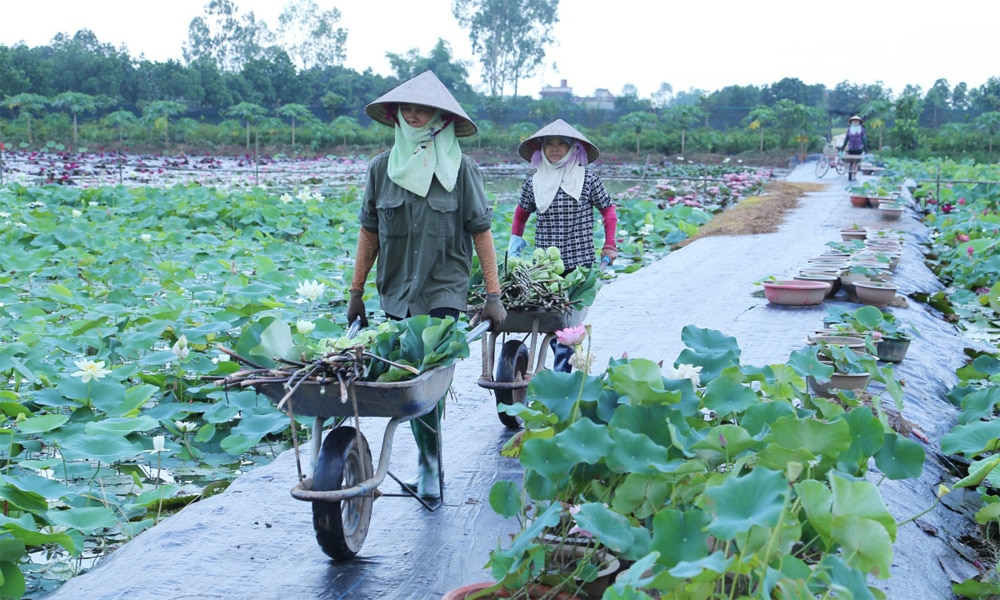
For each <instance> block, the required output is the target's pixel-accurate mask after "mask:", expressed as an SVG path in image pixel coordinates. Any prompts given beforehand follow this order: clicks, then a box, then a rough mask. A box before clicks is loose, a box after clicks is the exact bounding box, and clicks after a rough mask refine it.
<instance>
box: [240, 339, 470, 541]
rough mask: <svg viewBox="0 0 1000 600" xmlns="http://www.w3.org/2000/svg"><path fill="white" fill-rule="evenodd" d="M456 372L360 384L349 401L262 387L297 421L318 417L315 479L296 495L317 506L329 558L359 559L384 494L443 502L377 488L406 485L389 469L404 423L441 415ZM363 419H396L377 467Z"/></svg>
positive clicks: (306, 385)
mask: <svg viewBox="0 0 1000 600" xmlns="http://www.w3.org/2000/svg"><path fill="white" fill-rule="evenodd" d="M357 328H358V326H357V325H354V326H352V330H353V331H355V332H356V331H357ZM488 328H489V323H488V322H484V323H481V324H480V325H478V326H477V327H476V328H474V329H473V330H471V331H470V332H469V333H468V334H467V336H466V339H467V340H469V341H472V340H475V339H477V338H478V337H480V336H481V335H482V334H483V332H485V331H486V329H488ZM454 373H455V365H454V364H451V365H447V366H441V367H437V368H434V369H431V370H429V371H425V372H424V373H421V374H420V375H418V376H417V377H415V378H414V379H410V380H407V381H396V382H384V383H380V382H367V381H354V382H352V383H351V384H350V385H349V386H347V390H346V392H347V397H346V398H342V397H341V392H340V388H339V386H338V385H336V383H333V384H331V383H320V382H316V381H304V382H301V383H300V384H298V386H297V387H296V388H295V389H294V391H292V392H291V393H290V392H289V390H288V389H286V388H285V385H284V384H282V383H274V382H268V383H261V384H259V385H257V386H255V387H256V389H257V391H258V392H259V393H261V394H264V395H265V396H267V397H269V398H270V399H272V400H273V401H274V402H276V403H279V408H281V409H282V410H284V411H285V412H286V413H288V415H289V417H291V418H292V419H293V422H294V419H295V417H296V416H305V417H315V421H314V424H313V428H312V435H311V443H312V464H313V474H312V476H311V477H306V478H304V479H302V480H301V481H300V482H299V483H298V484H297V485H296V486H295V487H293V488H292V491H291V494H292V497H293V498H295V499H297V500H303V501H306V502H311V503H312V510H313V528H314V529H315V531H316V541H317V542H318V543H319V545H320V547H321V548H322V549H323V551H324V552H325V553H326V554H327V555H328V556H330V557H331V558H334V559H342V560H343V559H350V558H353V557H354V556H356V555H357V553H358V552H359V551H360V550H361V547H362V546H363V545H364V542H365V539H366V538H367V536H368V527H369V524H370V523H371V517H372V508H373V504H374V500H375V497H376V496H377V495H378V496H409V497H413V498H415V499H417V500H418V501H420V503H421V504H422V505H423V506H424V508H427V509H428V510H434V509H436V508H437V506H440V503H438V504H435V505H432V504H430V503H428V502H427V501H426V500H425V499H423V498H420V497H419V496H418V495H417V494H416V493H414V492H413V491H412V490H409V489H408V488H407V487H406V486H405V485H403V486H402V487H403V489H404V491H406V493H404V494H389V493H377V492H376V490H377V488H378V487H379V485H381V484H382V482H383V481H384V480H385V477H386V475H388V476H390V477H392V478H393V479H394V480H396V482H398V483H400V484H401V485H402V482H401V481H400V480H399V479H398V478H396V476H395V475H393V474H392V473H390V472H389V457H390V455H391V453H392V441H393V436H394V435H395V432H396V429H397V428H398V427H399V425H400V424H402V423H405V422H407V421H410V420H412V419H416V418H417V417H421V416H424V415H427V414H430V413H432V412H434V411H437V410H438V400H440V399H441V398H443V397H444V396H445V395H446V394H447V393H448V388H449V387H451V381H452V377H453V376H454ZM359 417H383V418H387V419H388V422H387V424H386V427H385V432H384V434H383V437H382V451H381V453H380V454H379V459H378V468H377V469H373V467H372V453H371V449H370V447H369V445H368V440H367V439H366V438H365V435H364V434H363V433H362V432H361V429H360V426H359V427H352V426H349V425H345V424H344V423H345V422H347V421H348V419H351V418H353V419H354V420H355V422H356V423H358V424H359V425H360V422H359V420H358V418H359ZM331 418H333V419H335V423H336V424H335V426H334V427H333V428H332V429H330V431H329V433H327V435H326V436H325V438H324V436H323V435H322V434H323V428H324V424H325V423H326V421H327V420H328V419H331ZM434 434H435V435H437V436H438V447H440V441H441V440H440V435H441V432H440V431H434ZM440 461H441V454H440V452H439V453H438V462H439V464H438V473H441V474H443V473H444V469H443V468H441V467H442V465H441V464H440ZM300 472H301V468H300ZM439 477H442V478H443V475H439ZM443 483H444V482H443V481H442V482H441V484H442V485H441V488H442V490H443V488H444V485H443Z"/></svg>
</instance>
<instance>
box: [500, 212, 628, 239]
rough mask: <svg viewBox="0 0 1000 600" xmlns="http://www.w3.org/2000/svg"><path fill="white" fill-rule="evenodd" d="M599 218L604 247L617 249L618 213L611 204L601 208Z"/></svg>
mask: <svg viewBox="0 0 1000 600" xmlns="http://www.w3.org/2000/svg"><path fill="white" fill-rule="evenodd" d="M515 214H516V211H515ZM601 218H602V219H603V220H604V247H605V248H611V249H612V250H614V249H617V247H618V246H617V245H615V240H616V238H617V231H618V212H617V211H616V210H615V205H614V204H612V205H611V206H609V207H607V208H602V209H601Z"/></svg>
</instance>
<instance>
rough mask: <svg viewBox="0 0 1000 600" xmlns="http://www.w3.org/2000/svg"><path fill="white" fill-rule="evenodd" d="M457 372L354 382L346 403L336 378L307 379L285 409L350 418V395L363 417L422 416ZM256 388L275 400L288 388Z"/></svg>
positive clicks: (448, 369) (274, 385)
mask: <svg viewBox="0 0 1000 600" xmlns="http://www.w3.org/2000/svg"><path fill="white" fill-rule="evenodd" d="M454 374H455V365H454V364H451V365H447V366H443V367H436V368H434V369H431V370H429V371H426V372H424V373H421V374H420V375H418V376H417V377H414V378H413V379H408V380H406V381H391V382H384V383H383V382H377V381H355V382H354V383H352V384H351V386H350V390H349V391H348V397H347V401H346V402H342V401H341V398H340V384H338V383H337V382H336V381H333V382H327V383H323V384H321V383H318V382H315V381H306V382H303V383H302V385H300V386H299V387H298V388H297V389H296V390H295V392H294V393H293V394H292V396H291V398H289V399H288V402H286V403H285V405H284V407H283V410H285V411H286V412H287V411H288V410H289V408H291V410H292V411H293V412H294V414H295V415H296V416H306V417H351V416H354V407H353V406H352V404H351V400H350V394H351V393H353V394H354V396H355V398H356V399H357V402H358V416H362V417H404V418H405V417H419V416H421V415H424V414H427V413H429V412H430V411H431V410H433V409H434V406H435V404H437V401H438V400H440V399H441V398H444V396H445V394H447V393H448V388H449V387H451V380H452V377H453V376H454ZM257 391H258V392H259V393H261V394H264V395H265V396H267V397H268V398H270V399H271V400H274V401H275V402H281V399H282V398H284V397H285V394H287V393H288V390H286V389H285V387H284V385H283V384H281V383H263V384H260V385H259V386H257Z"/></svg>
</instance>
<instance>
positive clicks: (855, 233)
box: [840, 228, 868, 242]
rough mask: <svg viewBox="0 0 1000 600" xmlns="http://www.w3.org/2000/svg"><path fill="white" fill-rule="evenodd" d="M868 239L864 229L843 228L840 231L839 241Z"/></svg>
mask: <svg viewBox="0 0 1000 600" xmlns="http://www.w3.org/2000/svg"><path fill="white" fill-rule="evenodd" d="M867 237H868V232H867V231H866V230H864V229H861V228H858V229H854V228H845V229H841V230H840V239H842V240H844V241H845V242H849V241H851V240H863V239H865V238H867Z"/></svg>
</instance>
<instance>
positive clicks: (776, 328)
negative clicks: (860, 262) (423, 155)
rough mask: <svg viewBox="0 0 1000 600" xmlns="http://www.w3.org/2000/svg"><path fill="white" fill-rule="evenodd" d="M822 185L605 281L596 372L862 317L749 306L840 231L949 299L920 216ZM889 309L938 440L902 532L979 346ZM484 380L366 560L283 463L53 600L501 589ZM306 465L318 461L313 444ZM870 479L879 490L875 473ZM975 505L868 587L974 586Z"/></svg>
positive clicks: (939, 593)
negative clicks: (893, 241)
mask: <svg viewBox="0 0 1000 600" xmlns="http://www.w3.org/2000/svg"><path fill="white" fill-rule="evenodd" d="M812 171H813V165H812V164H810V163H807V164H805V165H801V166H799V167H798V168H796V169H795V170H794V171H792V172H791V173H789V174H788V176H787V179H788V180H790V181H806V182H819V183H824V184H827V187H826V189H825V190H823V191H821V192H816V193H810V194H808V195H807V196H806V197H805V198H803V200H802V202H801V203H800V207H799V208H798V209H796V210H795V211H792V213H790V214H789V215H788V217H787V218H786V220H785V222H784V224H783V225H782V227H781V230H780V231H779V232H777V233H774V234H764V235H757V236H741V237H709V238H704V239H700V240H698V241H696V242H694V243H693V244H691V245H689V246H687V247H685V248H684V249H682V250H678V251H676V252H673V253H671V254H669V255H668V256H666V257H664V258H662V259H661V260H658V261H656V262H655V263H653V264H651V265H649V266H647V267H644V268H643V269H641V270H640V271H638V272H636V273H633V274H629V275H620V276H619V277H618V278H616V280H615V281H613V282H611V283H609V284H607V285H606V286H605V287H604V288H603V289H602V290H601V292H600V293H599V294H598V298H597V301H596V302H595V304H594V306H592V307H591V309H590V311H589V313H588V315H587V318H586V320H585V323H588V324H590V325H591V326H592V333H593V338H592V339H593V345H592V347H591V350H592V352H593V353H594V354H595V355H597V368H601V367H602V366H603V365H604V364H606V362H607V360H608V359H609V358H611V357H619V356H621V355H622V354H623V353H627V354H628V356H630V357H645V358H650V359H653V360H663V361H664V364H665V365H670V364H672V363H673V362H674V359H675V358H676V357H677V355H678V353H679V352H680V351H681V350H682V349H683V348H684V345H683V343H682V342H681V338H680V332H681V329H682V328H683V327H684V326H685V325H688V324H691V325H695V326H698V327H703V328H710V329H718V330H720V331H722V332H724V333H726V334H728V335H732V336H734V337H736V338H737V340H738V341H739V343H740V347H741V349H742V362H743V363H744V364H752V365H765V364H771V363H775V362H785V360H787V358H788V355H789V353H790V352H791V351H793V350H796V349H799V348H800V347H801V346H802V345H803V344H804V342H805V339H806V336H807V335H808V334H809V333H811V332H812V331H813V330H815V329H818V328H821V327H822V326H823V317H824V315H825V314H826V310H827V308H828V307H830V306H832V305H835V304H843V305H844V306H848V307H856V306H857V305H855V304H850V303H847V302H846V299H845V298H844V297H843V296H839V297H838V298H837V299H834V300H830V301H826V302H824V303H823V304H821V305H820V306H817V307H803V308H798V307H795V308H789V307H777V306H774V305H771V304H768V303H767V301H766V300H764V298H763V297H761V295H760V294H759V293H756V294H755V293H754V292H756V291H759V290H760V289H761V288H760V287H759V286H756V285H755V283H757V282H759V281H761V280H762V279H764V278H766V277H768V276H770V275H776V276H782V275H791V274H793V273H794V272H795V271H796V270H797V268H798V267H799V266H800V265H803V264H804V262H805V260H806V259H808V258H810V257H812V256H816V255H818V254H820V253H822V252H823V250H824V249H825V247H826V243H827V242H829V241H839V239H840V237H839V229H840V228H841V227H845V226H849V225H851V224H859V225H862V226H869V227H874V228H883V229H885V228H889V229H893V230H898V231H904V232H905V233H906V243H905V250H904V256H903V258H902V260H901V261H900V264H899V267H898V269H897V270H896V273H895V277H894V281H895V282H896V283H898V284H899V285H901V286H902V289H901V294H907V295H910V294H914V293H925V294H930V293H933V292H935V291H937V290H940V289H941V284H940V282H939V281H938V280H937V279H936V278H935V277H934V275H933V273H931V272H930V271H929V270H928V269H927V268H926V267H925V266H924V262H923V257H922V254H921V243H922V242H923V241H925V239H926V236H927V231H926V230H925V229H924V228H923V226H922V225H921V224H920V222H919V221H918V215H916V214H915V213H914V212H913V211H908V213H907V214H905V215H904V216H903V218H902V219H900V220H898V221H884V220H881V218H880V217H879V215H878V211H877V210H874V209H863V208H854V207H851V206H850V203H849V202H848V200H847V193H846V191H845V190H844V186H845V185H846V178H844V177H840V178H839V179H836V176H835V175H834V174H833V173H831V174H829V175H828V176H827V178H826V179H825V180H823V181H819V180H816V179H815V177H814V176H813V173H812ZM891 310H892V312H893V313H894V314H895V315H896V316H897V318H898V320H899V321H903V322H908V323H910V324H912V325H913V326H914V327H915V328H916V329H917V330H918V332H919V335H918V337H917V338H916V339H915V340H914V341H913V343H911V345H910V349H909V353H908V355H907V357H906V359H905V360H904V361H903V362H902V363H901V364H900V365H898V366H897V369H896V371H897V375H898V376H899V377H900V378H901V379H902V380H903V381H904V384H905V385H904V390H905V393H906V397H905V401H904V402H905V408H904V410H903V413H902V415H903V417H904V418H905V419H907V420H909V421H910V422H912V423H913V424H914V426H915V427H916V428H917V429H919V430H920V431H922V432H923V433H924V434H926V435H927V436H928V437H929V438H930V443H927V444H924V447H925V450H926V452H927V461H926V465H925V467H924V470H923V474H922V476H921V477H920V478H919V479H918V480H914V481H903V482H893V481H889V480H884V481H881V483H880V489H881V490H882V494H883V497H884V498H885V501H886V503H887V505H888V506H889V507H890V510H891V511H892V513H893V515H894V516H895V517H896V519H897V521H903V520H904V519H907V518H909V517H911V516H913V515H915V514H917V513H920V512H922V511H924V510H926V509H927V508H928V507H930V506H931V505H932V504H933V503H934V499H935V495H936V492H937V486H938V484H939V483H946V484H947V483H950V482H952V481H954V479H955V477H954V476H953V474H952V473H950V472H949V471H948V468H947V464H948V463H947V461H946V460H944V459H943V458H941V457H940V456H939V455H938V453H937V451H936V449H937V448H938V447H939V440H940V438H941V436H942V435H944V434H945V433H947V432H948V431H949V430H950V428H951V427H952V425H953V424H954V422H955V417H956V414H957V411H956V409H955V408H954V407H953V406H952V405H951V404H950V403H949V402H948V401H947V400H946V399H945V398H944V395H945V394H946V393H947V391H948V389H949V388H950V387H951V386H952V385H954V384H955V382H956V377H955V374H954V371H955V369H956V368H958V367H960V366H961V365H962V364H963V363H964V360H965V359H964V350H965V349H966V348H968V347H978V345H977V344H976V343H974V342H971V341H969V340H967V339H965V338H963V336H962V335H961V334H960V333H959V332H958V331H957V330H956V329H955V327H954V326H953V325H950V324H948V323H946V322H945V321H943V320H942V319H941V318H940V315H939V314H937V313H936V312H935V311H934V310H933V309H931V308H930V307H928V306H926V305H923V304H920V303H919V302H917V301H916V300H914V299H913V298H907V306H906V307H893V308H892V309H891ZM482 369H483V365H482V361H481V359H480V353H479V346H478V345H474V346H473V355H472V357H470V358H468V359H466V360H464V361H462V362H461V363H460V364H459V366H458V368H457V369H456V373H455V381H454V384H453V392H454V395H453V396H452V397H451V398H450V400H449V403H448V409H447V415H446V417H445V420H444V426H443V436H444V470H445V488H444V504H443V506H442V507H441V508H439V509H438V510H437V511H435V512H429V511H427V510H425V509H424V508H422V507H421V506H420V505H419V504H418V503H417V502H416V501H414V500H412V499H408V498H395V497H383V498H379V499H377V500H376V502H375V505H374V514H373V517H372V523H371V530H370V532H369V534H368V538H367V540H366V542H365V544H364V547H363V548H362V550H361V553H360V554H359V556H358V557H357V558H356V559H354V560H352V561H347V562H335V561H332V560H330V559H329V558H327V557H326V556H325V555H324V554H323V553H322V551H321V550H320V549H319V547H318V546H317V544H316V542H315V539H314V535H313V530H312V522H311V508H310V505H309V504H308V503H306V502H300V501H297V500H295V499H293V498H292V497H291V496H290V495H289V491H290V489H291V487H292V486H293V485H294V483H295V478H296V477H295V474H296V468H295V457H294V454H293V453H292V452H287V453H285V454H283V455H281V456H280V457H279V458H278V459H277V460H276V461H275V462H273V463H272V464H270V465H267V466H265V467H261V468H258V469H256V470H254V471H252V472H250V473H248V474H245V475H243V476H241V477H239V479H237V481H236V482H234V483H233V485H232V486H230V487H229V488H228V489H227V490H226V491H225V492H224V493H222V494H220V495H218V496H215V497H212V498H208V499H206V500H204V501H201V502H199V503H197V504H194V505H192V506H189V507H187V508H185V509H184V510H182V511H181V512H180V513H178V514H177V515H174V516H172V517H170V518H168V519H166V520H165V521H164V522H163V523H161V524H160V525H158V526H156V527H155V528H153V529H151V530H149V531H147V532H145V533H143V534H141V535H139V536H138V537H137V538H136V539H134V540H132V541H131V542H129V543H127V544H126V545H124V546H123V547H122V548H120V549H118V550H116V551H115V552H114V553H113V554H111V556H110V557H109V558H107V559H105V560H104V561H103V562H102V563H101V564H99V565H98V566H97V567H96V568H94V569H92V570H90V571H89V572H87V573H84V574H82V575H80V576H78V577H76V578H74V579H72V580H70V581H69V582H67V583H66V584H65V585H63V586H62V587H61V588H60V589H58V590H56V591H55V592H53V593H51V594H49V595H48V596H47V598H50V599H52V600H78V599H80V598H101V599H107V600H112V599H125V598H128V599H129V600H163V599H165V598H170V599H180V598H206V599H208V598H215V599H222V598H225V599H229V598H234V599H235V598H247V597H252V598H256V599H267V598H282V599H287V598H321V599H335V598H336V599H340V598H344V599H348V598H349V599H376V598H377V599H391V598H399V599H404V598H407V599H408V598H439V597H441V595H442V594H444V593H445V592H446V591H447V590H449V589H452V588H455V587H458V586H460V585H464V584H467V583H472V582H476V581H488V580H490V577H489V573H488V572H487V571H486V570H484V569H483V565H484V564H485V562H486V560H487V558H488V554H489V551H490V550H491V549H493V548H495V547H497V545H498V544H504V545H506V544H507V537H508V535H509V534H511V533H513V532H514V531H516V530H517V529H518V524H517V523H516V522H513V521H506V520H504V519H502V518H500V517H498V516H496V515H495V514H494V513H493V512H492V510H491V509H490V507H489V503H488V493H489V489H490V486H492V484H493V483H494V482H495V481H497V480H499V479H516V478H517V477H518V476H519V469H518V465H517V462H516V461H515V460H512V459H505V458H502V457H500V456H499V450H500V447H501V446H502V445H503V443H504V442H505V441H506V440H507V439H508V438H509V437H510V435H511V434H512V431H511V430H507V429H505V428H504V427H503V426H502V425H501V424H500V422H499V421H498V419H497V417H496V414H495V405H494V400H493V397H492V395H491V394H490V393H489V392H487V391H486V390H483V389H482V388H479V387H478V386H477V385H476V381H477V380H478V378H479V376H480V374H481V372H482ZM876 391H877V390H876ZM384 425H385V420H384V419H373V418H369V419H364V418H363V419H362V425H361V430H362V432H364V434H365V435H366V437H367V438H368V440H369V443H370V445H371V446H372V450H373V453H375V455H376V457H375V460H376V461H377V460H378V454H379V447H380V444H381V437H382V436H381V432H382V431H383V429H384ZM393 441H394V445H393V448H392V452H391V457H390V459H389V460H390V468H391V470H392V471H393V472H394V473H396V474H397V475H399V476H400V477H401V478H402V479H407V478H410V477H412V476H413V474H414V472H415V466H416V458H415V456H416V454H415V449H414V447H413V440H412V435H411V434H410V432H409V431H408V427H406V426H405V425H404V426H403V427H400V428H399V430H397V433H396V435H395V436H394V440H393ZM302 456H303V462H304V463H305V464H308V460H309V458H308V450H307V449H306V448H303V450H302ZM872 468H873V469H874V466H873V467H872ZM870 475H871V479H872V480H873V481H880V480H881V475H880V474H879V473H878V472H876V471H874V470H873V471H871V473H870ZM396 487H397V486H396V484H395V483H394V482H393V481H392V480H390V479H387V480H386V482H385V483H384V484H383V486H382V488H381V489H382V490H383V491H386V492H395V491H397V490H396ZM946 504H947V505H946ZM974 508H975V498H974V497H972V496H969V497H962V496H960V495H959V494H958V493H955V494H953V495H952V496H951V497H949V502H947V503H942V504H941V505H939V506H938V507H936V508H935V509H934V510H933V511H931V512H930V513H928V514H927V515H925V516H922V517H921V518H919V519H917V520H916V521H915V522H911V523H908V524H906V525H904V526H902V527H901V528H900V529H899V532H898V537H897V540H896V543H895V545H894V551H895V560H894V561H893V570H892V572H891V574H890V577H889V578H887V579H876V578H871V580H870V581H871V583H872V585H875V586H877V587H879V588H881V589H883V590H885V592H886V594H887V597H889V598H947V597H951V592H950V586H951V584H952V582H953V581H958V580H962V579H964V578H966V577H970V576H973V575H974V574H975V573H976V568H975V566H974V561H975V560H976V559H977V557H976V555H975V553H974V552H973V551H972V549H970V548H969V547H967V546H966V545H965V543H964V541H963V540H966V539H974V538H976V537H979V533H978V529H977V527H976V526H975V524H974V522H972V520H971V518H970V513H969V511H970V510H974ZM966 536H968V538H967V537H966Z"/></svg>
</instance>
